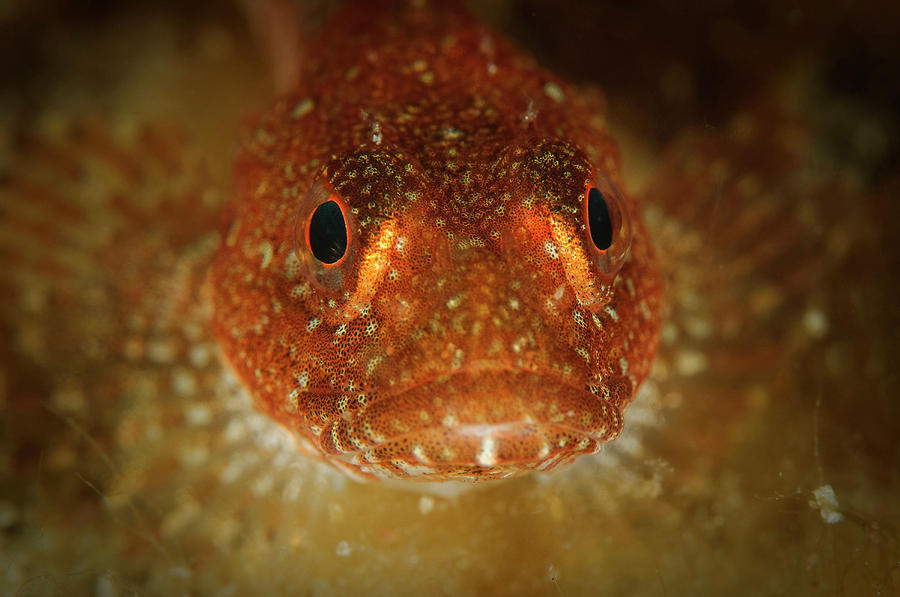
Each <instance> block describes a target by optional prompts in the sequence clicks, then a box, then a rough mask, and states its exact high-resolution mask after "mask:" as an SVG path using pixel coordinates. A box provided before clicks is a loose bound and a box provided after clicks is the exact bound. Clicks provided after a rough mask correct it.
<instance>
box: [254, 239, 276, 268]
mask: <svg viewBox="0 0 900 597" xmlns="http://www.w3.org/2000/svg"><path fill="white" fill-rule="evenodd" d="M256 250H257V251H258V252H259V254H260V255H262V263H260V265H259V267H260V269H266V268H267V267H269V264H270V263H272V253H273V249H272V243H270V242H269V241H263V242H261V243H259V246H258V247H257V248H256Z"/></svg>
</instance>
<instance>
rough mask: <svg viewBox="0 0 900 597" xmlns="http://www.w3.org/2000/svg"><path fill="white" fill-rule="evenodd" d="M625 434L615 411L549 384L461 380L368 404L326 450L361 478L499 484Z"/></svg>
mask: <svg viewBox="0 0 900 597" xmlns="http://www.w3.org/2000/svg"><path fill="white" fill-rule="evenodd" d="M621 429H622V413H621V410H620V408H619V407H617V406H616V405H615V404H614V403H612V402H611V401H609V400H608V399H605V398H604V397H603V396H600V395H597V394H594V393H592V392H590V391H588V390H583V389H579V388H576V387H574V386H571V385H568V384H565V383H562V382H561V381H559V380H558V379H556V378H552V377H548V376H546V375H541V374H536V373H531V372H522V371H507V372H489V373H484V372H483V373H458V374H454V375H450V376H446V377H442V378H439V379H436V380H433V381H429V382H427V383H421V384H419V385H416V386H414V387H411V388H409V389H407V390H405V391H402V392H398V393H394V394H390V395H386V396H381V397H378V398H374V399H373V400H372V401H371V402H370V403H368V404H367V405H366V406H364V407H362V408H360V409H358V410H356V411H355V412H353V413H349V414H348V416H345V417H342V418H341V419H340V420H338V421H336V422H334V423H333V424H332V425H331V427H330V429H329V431H330V433H323V434H322V436H321V438H320V441H321V445H322V448H323V451H324V452H325V453H326V454H327V455H328V456H330V457H332V458H336V459H337V460H338V461H340V465H342V468H343V467H350V468H353V469H356V471H358V472H362V473H363V474H364V475H366V476H373V477H378V478H404V479H412V480H419V481H422V480H424V481H445V480H471V481H480V480H495V479H506V478H510V477H515V476H518V475H520V474H523V473H526V472H529V471H534V470H537V471H550V470H553V469H556V468H558V467H559V466H561V465H564V464H567V463H569V462H571V461H573V460H574V459H575V458H577V457H578V456H580V455H584V454H592V453H595V452H597V451H598V450H599V449H600V446H601V445H602V444H603V443H604V442H606V441H609V440H612V439H614V438H615V437H616V436H618V434H619V433H620V432H621Z"/></svg>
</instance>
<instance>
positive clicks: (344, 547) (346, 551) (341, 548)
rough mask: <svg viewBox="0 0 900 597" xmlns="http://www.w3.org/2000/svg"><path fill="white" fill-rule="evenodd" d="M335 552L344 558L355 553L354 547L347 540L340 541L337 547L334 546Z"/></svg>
mask: <svg viewBox="0 0 900 597" xmlns="http://www.w3.org/2000/svg"><path fill="white" fill-rule="evenodd" d="M334 553H336V554H337V555H339V556H341V557H342V558H346V557H347V556H349V555H350V554H351V553H353V548H352V547H350V544H349V543H347V542H346V541H339V542H338V544H337V547H335V548H334Z"/></svg>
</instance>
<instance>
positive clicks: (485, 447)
mask: <svg viewBox="0 0 900 597" xmlns="http://www.w3.org/2000/svg"><path fill="white" fill-rule="evenodd" d="M475 460H476V461H477V462H478V464H480V465H481V466H494V465H495V464H497V441H496V440H495V439H494V437H493V436H492V435H488V436H486V437H485V438H484V439H482V440H481V449H479V450H478V455H477V456H476V457H475Z"/></svg>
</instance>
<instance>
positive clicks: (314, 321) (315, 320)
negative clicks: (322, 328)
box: [306, 317, 322, 332]
mask: <svg viewBox="0 0 900 597" xmlns="http://www.w3.org/2000/svg"><path fill="white" fill-rule="evenodd" d="M320 323H322V320H321V319H319V318H318V317H313V318H312V319H310V320H309V323H307V324H306V331H307V332H312V331H313V330H315V329H316V328H317V327H319V324H320Z"/></svg>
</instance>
